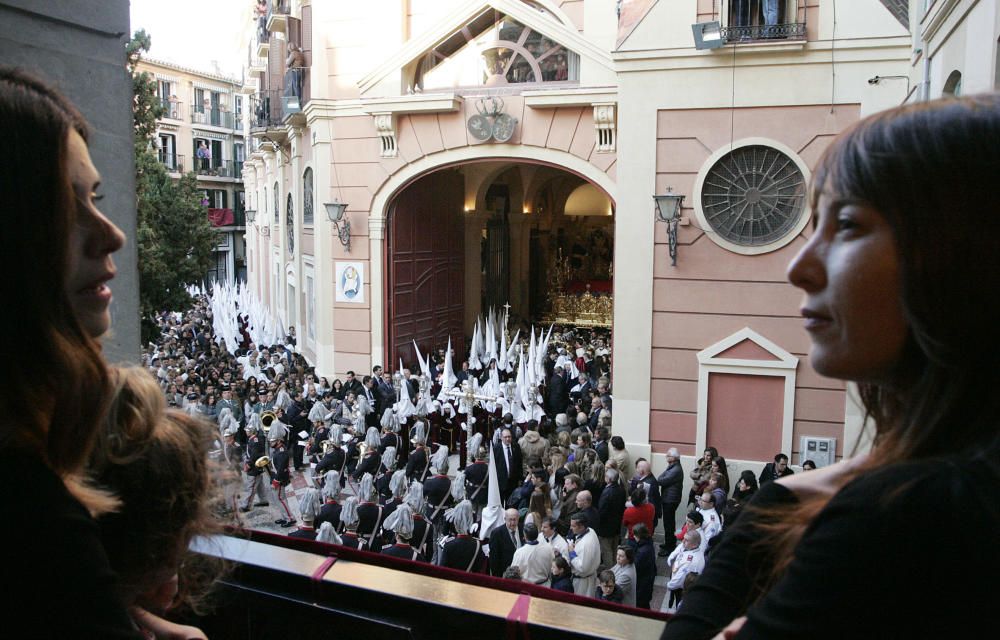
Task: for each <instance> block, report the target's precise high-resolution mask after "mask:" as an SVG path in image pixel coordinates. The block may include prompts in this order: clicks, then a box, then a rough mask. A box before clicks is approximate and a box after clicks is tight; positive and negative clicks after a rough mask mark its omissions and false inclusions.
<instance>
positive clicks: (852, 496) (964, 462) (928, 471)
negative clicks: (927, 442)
mask: <svg viewBox="0 0 1000 640" xmlns="http://www.w3.org/2000/svg"><path fill="white" fill-rule="evenodd" d="M998 482H1000V466H998V463H997V462H996V461H995V460H992V459H988V458H982V459H978V460H968V459H963V458H960V457H958V456H949V457H940V458H928V459H922V460H911V461H906V462H897V463H892V464H888V465H884V466H882V467H878V468H876V469H873V470H871V471H867V472H864V473H862V474H861V475H859V476H858V477H856V478H854V479H853V480H851V481H850V482H848V483H847V484H846V485H845V486H844V488H843V489H841V491H839V492H838V493H837V495H836V496H835V498H834V500H836V501H844V500H859V499H860V500H869V499H871V498H873V497H877V496H879V495H884V499H882V500H877V501H876V504H878V505H885V504H891V503H893V502H898V501H900V500H902V499H906V498H923V499H928V500H941V501H953V500H959V499H961V500H970V499H972V500H975V499H976V498H977V496H981V497H982V498H986V499H989V498H991V497H995V495H996V486H997V483H998ZM831 502H833V501H831ZM941 506H944V505H941ZM968 506H969V505H968V504H966V505H965V506H964V507H963V508H967V507H968Z"/></svg>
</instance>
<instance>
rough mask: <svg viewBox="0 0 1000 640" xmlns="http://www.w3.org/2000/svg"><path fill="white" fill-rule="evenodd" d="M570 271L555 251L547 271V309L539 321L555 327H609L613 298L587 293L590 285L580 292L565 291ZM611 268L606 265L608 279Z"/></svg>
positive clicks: (610, 275) (560, 254) (567, 263)
mask: <svg viewBox="0 0 1000 640" xmlns="http://www.w3.org/2000/svg"><path fill="white" fill-rule="evenodd" d="M572 275H573V269H572V268H571V267H570V266H569V258H564V257H563V256H562V251H561V250H560V251H559V258H557V259H556V260H555V264H554V265H553V266H552V268H551V269H550V270H549V287H550V291H551V292H552V294H551V295H550V296H549V310H548V311H547V312H546V313H545V315H544V316H542V321H543V322H546V323H551V324H557V325H571V326H576V327H605V328H609V329H610V328H611V319H612V317H613V316H614V304H613V302H614V299H613V298H612V296H611V295H604V294H600V293H598V294H594V293H591V291H590V284H587V289H586V291H585V292H583V293H570V292H568V291H566V283H567V282H569V281H570V278H571V276H572ZM613 276H614V266H613V265H611V264H609V265H608V277H609V278H613Z"/></svg>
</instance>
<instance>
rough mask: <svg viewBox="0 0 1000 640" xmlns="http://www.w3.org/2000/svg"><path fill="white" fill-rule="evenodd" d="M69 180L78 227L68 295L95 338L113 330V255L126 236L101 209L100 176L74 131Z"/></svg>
mask: <svg viewBox="0 0 1000 640" xmlns="http://www.w3.org/2000/svg"><path fill="white" fill-rule="evenodd" d="M66 163H67V170H68V173H69V179H70V182H71V184H72V186H73V193H74V195H75V196H76V202H77V213H76V225H75V226H74V228H73V230H72V231H71V236H70V240H69V256H68V258H69V259H68V264H69V271H68V273H67V274H66V295H67V296H68V297H69V301H70V304H71V305H72V307H73V311H74V312H75V313H76V317H77V319H78V320H79V321H80V325H81V326H82V327H83V329H84V331H86V332H87V333H88V334H89V335H90V336H91V337H93V338H96V337H98V336H101V335H103V334H104V333H105V332H106V331H107V330H108V328H109V327H110V326H111V315H110V313H109V311H108V309H109V307H110V305H111V289H110V288H109V287H108V284H107V283H108V282H109V281H110V280H111V279H112V278H114V277H115V264H114V261H112V260H111V254H112V253H114V252H115V251H117V250H119V249H121V248H122V245H124V244H125V234H123V233H122V232H121V229H119V228H118V227H116V226H115V225H114V223H112V222H111V221H110V220H108V219H107V218H105V217H104V214H102V213H101V212H100V211H99V210H98V209H97V202H98V200H99V199H100V196H99V195H98V193H97V189H98V187H99V186H100V175H99V174H98V173H97V169H95V168H94V164H93V162H91V160H90V152H89V151H88V150H87V143H86V142H84V140H83V138H82V137H80V134H79V133H77V132H76V131H74V130H71V131H70V133H69V140H68V141H67V145H66Z"/></svg>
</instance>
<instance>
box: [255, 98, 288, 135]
mask: <svg viewBox="0 0 1000 640" xmlns="http://www.w3.org/2000/svg"><path fill="white" fill-rule="evenodd" d="M281 124H282V109H281V92H280V91H278V90H277V89H269V90H267V91H258V92H257V93H255V94H254V95H252V96H250V128H251V129H268V128H271V127H280V126H281Z"/></svg>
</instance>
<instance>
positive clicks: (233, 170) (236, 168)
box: [192, 158, 243, 179]
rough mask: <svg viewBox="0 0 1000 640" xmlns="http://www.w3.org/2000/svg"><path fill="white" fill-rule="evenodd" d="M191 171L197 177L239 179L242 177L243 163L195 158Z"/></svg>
mask: <svg viewBox="0 0 1000 640" xmlns="http://www.w3.org/2000/svg"><path fill="white" fill-rule="evenodd" d="M192 170H193V171H194V172H195V173H197V174H198V177H207V178H232V179H239V178H241V177H242V176H243V162H236V161H235V160H218V159H216V158H195V159H194V166H193V167H192Z"/></svg>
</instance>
